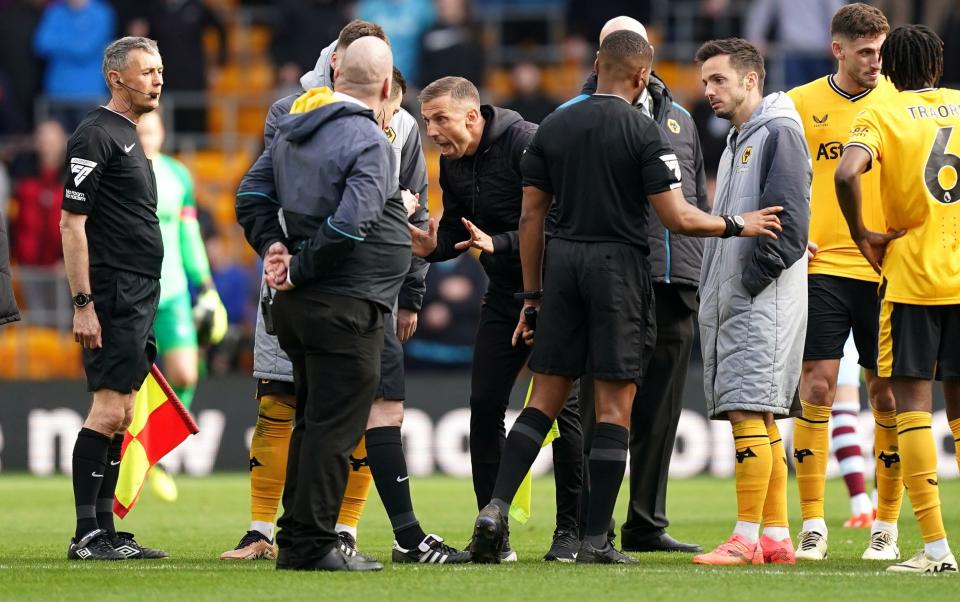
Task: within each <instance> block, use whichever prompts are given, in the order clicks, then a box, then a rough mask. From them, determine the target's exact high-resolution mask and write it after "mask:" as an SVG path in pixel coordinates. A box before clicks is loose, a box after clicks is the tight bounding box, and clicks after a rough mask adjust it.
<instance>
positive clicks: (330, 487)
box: [273, 289, 383, 566]
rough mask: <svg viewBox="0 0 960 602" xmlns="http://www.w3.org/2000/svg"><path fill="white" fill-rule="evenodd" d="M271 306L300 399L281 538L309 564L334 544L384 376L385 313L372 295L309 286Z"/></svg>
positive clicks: (298, 561) (285, 549)
mask: <svg viewBox="0 0 960 602" xmlns="http://www.w3.org/2000/svg"><path fill="white" fill-rule="evenodd" d="M273 311H274V324H275V325H276V329H277V337H278V339H279V342H280V347H281V348H282V349H283V350H284V352H286V354H287V355H288V356H290V360H291V362H293V380H294V389H295V391H296V397H297V411H296V415H295V416H296V417H295V421H294V427H293V435H292V436H291V438H290V452H289V460H288V461H287V477H286V483H285V485H284V489H283V508H284V512H283V516H281V517H280V520H278V521H277V526H278V527H279V529H280V530H279V532H278V534H277V544H278V545H279V547H280V550H281V552H282V553H283V556H284V562H285V564H287V565H290V566H298V565H308V564H309V563H310V562H311V561H312V560H316V559H318V558H320V557H322V556H323V555H324V554H326V553H327V552H328V551H329V550H330V548H331V547H332V546H333V545H335V544H336V542H337V533H336V530H335V526H336V522H337V514H338V513H339V511H340V504H341V502H342V501H343V492H344V489H345V488H346V485H347V475H348V471H349V458H350V453H351V452H352V451H353V450H354V448H355V447H356V446H357V443H359V442H360V437H361V436H362V435H363V432H364V429H365V428H366V425H367V417H368V416H369V414H370V406H371V404H372V403H373V396H374V395H375V394H376V390H377V383H378V381H379V378H380V353H381V351H382V350H383V313H382V309H381V308H380V307H378V306H377V305H375V304H374V303H371V302H369V301H364V300H360V299H354V298H350V297H342V296H339V295H329V294H325V293H320V292H317V291H315V290H310V289H302V290H301V289H294V290H293V291H289V292H281V293H279V294H278V295H277V297H276V299H275V301H274V305H273Z"/></svg>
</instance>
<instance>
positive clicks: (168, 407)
mask: <svg viewBox="0 0 960 602" xmlns="http://www.w3.org/2000/svg"><path fill="white" fill-rule="evenodd" d="M198 432H200V429H199V428H197V423H196V422H194V421H193V418H191V417H190V413H189V412H188V411H187V409H186V408H185V407H183V404H181V403H180V400H179V399H177V396H176V395H175V394H174V392H173V390H172V389H171V388H170V385H168V384H167V381H166V379H164V378H163V375H162V374H160V370H159V369H158V368H157V366H156V365H153V366H152V367H151V368H150V374H148V375H147V378H146V380H144V381H143V385H142V386H141V387H140V391H139V392H138V393H137V398H136V400H135V401H134V402H133V422H131V423H130V426H129V428H127V433H126V435H125V436H124V438H123V449H122V451H121V452H120V477H119V479H118V480H117V491H116V493H115V494H114V497H113V512H114V513H115V514H116V515H117V516H119V517H120V518H123V517H124V516H126V515H127V512H130V509H131V508H133V505H134V504H136V503H137V498H139V497H140V490H141V489H142V488H143V482H144V480H146V478H147V472H148V471H149V470H150V467H152V466H153V465H154V464H156V463H157V462H159V461H160V459H161V458H163V457H164V456H165V455H167V454H168V453H170V452H171V451H172V450H173V449H174V448H175V447H177V446H178V445H180V443H182V442H183V440H184V439H186V438H187V436H189V435H195V434H197V433H198Z"/></svg>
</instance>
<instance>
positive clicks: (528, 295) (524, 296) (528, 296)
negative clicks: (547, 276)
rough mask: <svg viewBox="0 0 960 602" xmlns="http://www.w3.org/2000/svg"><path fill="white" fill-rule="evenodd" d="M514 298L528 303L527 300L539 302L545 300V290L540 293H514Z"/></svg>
mask: <svg viewBox="0 0 960 602" xmlns="http://www.w3.org/2000/svg"><path fill="white" fill-rule="evenodd" d="M513 298H514V299H521V300H523V301H526V300H528V299H529V300H533V301H539V300H540V299H543V290H539V291H523V292H521V293H514V294H513Z"/></svg>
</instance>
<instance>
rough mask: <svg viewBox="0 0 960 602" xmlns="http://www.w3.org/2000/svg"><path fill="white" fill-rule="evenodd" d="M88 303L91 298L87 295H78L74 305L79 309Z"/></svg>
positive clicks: (74, 299)
mask: <svg viewBox="0 0 960 602" xmlns="http://www.w3.org/2000/svg"><path fill="white" fill-rule="evenodd" d="M87 303H90V296H89V295H87V294H86V293H77V295H76V296H75V297H74V298H73V304H74V305H76V306H77V307H83V306H85V305H86V304H87Z"/></svg>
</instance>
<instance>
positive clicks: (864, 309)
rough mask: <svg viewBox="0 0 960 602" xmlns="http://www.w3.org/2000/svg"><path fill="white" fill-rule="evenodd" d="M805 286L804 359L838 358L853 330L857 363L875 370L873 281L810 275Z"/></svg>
mask: <svg viewBox="0 0 960 602" xmlns="http://www.w3.org/2000/svg"><path fill="white" fill-rule="evenodd" d="M807 282H808V287H807V297H808V305H807V337H806V342H805V344H804V347H803V360H804V361H817V360H838V359H840V358H842V357H843V345H844V343H846V342H847V337H848V336H849V335H850V330H851V329H852V330H853V342H854V343H855V344H856V346H857V353H858V354H859V355H860V360H859V364H860V365H861V366H863V367H864V368H866V369H867V370H876V369H877V331H878V327H879V321H878V320H879V315H880V296H879V294H878V285H877V283H876V282H868V281H866V280H856V279H854V278H843V277H840V276H832V275H828V274H811V275H810V276H809V280H808V281H807Z"/></svg>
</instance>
